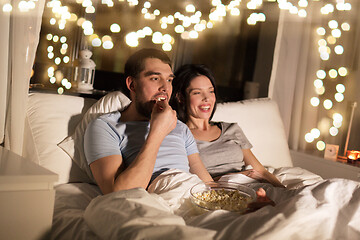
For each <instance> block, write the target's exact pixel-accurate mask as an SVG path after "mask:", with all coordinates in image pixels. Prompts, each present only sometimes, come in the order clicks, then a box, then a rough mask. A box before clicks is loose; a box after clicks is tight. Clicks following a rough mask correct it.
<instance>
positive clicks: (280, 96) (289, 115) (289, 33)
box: [268, 8, 320, 150]
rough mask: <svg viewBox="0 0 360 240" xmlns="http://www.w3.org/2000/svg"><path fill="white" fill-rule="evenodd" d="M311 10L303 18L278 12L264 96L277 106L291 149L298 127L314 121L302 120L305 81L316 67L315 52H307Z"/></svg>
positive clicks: (293, 146)
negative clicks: (272, 52)
mask: <svg viewBox="0 0 360 240" xmlns="http://www.w3.org/2000/svg"><path fill="white" fill-rule="evenodd" d="M308 9H309V8H308ZM315 11H316V9H309V12H308V16H307V17H306V18H300V17H299V16H297V15H292V14H290V13H289V12H288V11H287V10H281V11H280V17H279V26H278V32H277V38H276V43H275V51H274V59H273V66H272V73H271V78H270V84H269V92H268V96H269V97H270V98H272V99H273V100H275V101H276V102H277V103H278V106H279V111H280V115H281V118H282V120H283V123H284V127H285V132H286V135H287V138H288V142H289V146H290V148H291V149H295V150H297V149H298V148H299V147H301V146H300V142H299V139H300V134H301V128H302V127H303V126H304V125H307V123H306V122H307V121H308V122H313V121H315V120H316V119H312V118H311V117H308V118H305V116H304V111H303V110H304V107H305V105H304V99H306V97H307V96H306V94H307V93H308V92H311V91H307V88H309V87H311V86H310V85H309V84H308V83H307V82H306V80H307V79H313V78H314V77H313V76H309V75H308V74H309V72H314V71H313V70H312V68H313V69H315V68H316V66H319V64H320V63H319V61H318V60H317V59H318V57H317V58H316V53H317V52H316V51H310V49H311V44H312V41H311V40H312V34H313V33H314V29H313V28H312V27H311V25H312V24H313V22H312V16H311V13H312V12H315ZM309 111H310V113H311V111H314V110H313V109H309ZM314 115H316V114H314ZM314 115H313V116H314Z"/></svg>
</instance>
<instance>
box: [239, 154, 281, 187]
mask: <svg viewBox="0 0 360 240" xmlns="http://www.w3.org/2000/svg"><path fill="white" fill-rule="evenodd" d="M242 151H243V154H244V162H245V165H251V166H252V167H253V169H254V170H255V171H257V172H258V174H259V176H258V175H257V173H256V172H255V173H253V175H254V176H253V178H257V177H259V178H263V179H265V180H267V181H268V182H270V183H271V184H272V185H274V186H275V187H285V186H284V185H282V184H281V183H280V181H279V180H278V179H277V178H276V177H275V176H274V175H273V174H271V173H270V172H268V171H267V170H266V169H265V168H264V166H263V165H262V164H261V163H260V162H259V160H258V159H257V158H256V157H255V155H254V154H253V153H252V151H251V150H250V149H242ZM251 176H252V174H250V175H249V177H251Z"/></svg>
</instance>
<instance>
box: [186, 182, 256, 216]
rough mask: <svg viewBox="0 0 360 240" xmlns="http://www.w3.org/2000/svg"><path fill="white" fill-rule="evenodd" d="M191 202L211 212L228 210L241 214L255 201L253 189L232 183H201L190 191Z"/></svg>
mask: <svg viewBox="0 0 360 240" xmlns="http://www.w3.org/2000/svg"><path fill="white" fill-rule="evenodd" d="M190 194H191V195H190V199H191V202H192V203H193V204H194V205H195V206H196V207H198V208H200V209H203V210H207V211H213V210H219V209H223V210H228V211H232V212H240V213H243V212H245V211H246V210H247V209H248V204H249V203H251V202H253V201H256V192H255V190H254V189H252V188H249V187H246V186H244V185H242V184H239V183H234V182H224V181H216V182H206V183H204V182H201V183H198V184H196V185H194V186H193V187H192V188H191V189H190Z"/></svg>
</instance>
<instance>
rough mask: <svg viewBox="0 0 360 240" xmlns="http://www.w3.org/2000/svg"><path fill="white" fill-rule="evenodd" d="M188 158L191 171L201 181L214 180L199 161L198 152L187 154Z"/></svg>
mask: <svg viewBox="0 0 360 240" xmlns="http://www.w3.org/2000/svg"><path fill="white" fill-rule="evenodd" d="M188 159H189V166H190V172H191V173H193V174H196V175H197V176H198V177H199V178H200V179H201V180H202V181H203V182H211V181H214V180H213V179H212V177H211V176H210V174H209V172H208V171H207V170H206V168H205V165H204V163H203V162H202V161H201V159H200V155H199V153H194V154H191V155H189V156H188Z"/></svg>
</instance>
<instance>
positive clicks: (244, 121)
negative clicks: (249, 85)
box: [213, 98, 293, 168]
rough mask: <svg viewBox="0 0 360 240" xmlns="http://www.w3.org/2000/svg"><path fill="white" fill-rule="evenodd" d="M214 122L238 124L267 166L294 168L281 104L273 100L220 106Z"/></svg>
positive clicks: (258, 100)
mask: <svg viewBox="0 0 360 240" xmlns="http://www.w3.org/2000/svg"><path fill="white" fill-rule="evenodd" d="M213 120H214V121H225V122H236V123H238V125H239V126H240V127H241V129H242V130H243V131H244V133H245V135H246V136H247V138H248V139H249V141H250V142H251V144H252V145H253V148H252V149H251V150H252V152H253V153H254V155H255V156H256V157H257V158H258V160H259V161H260V162H261V163H262V164H263V165H264V166H270V167H275V168H278V167H291V166H293V164H292V161H291V156H290V151H289V146H288V143H287V139H286V134H285V129H284V125H283V122H282V120H281V117H280V112H279V109H278V105H277V104H276V102H275V101H273V100H271V99H269V98H257V99H249V100H243V101H239V102H229V103H222V104H218V106H217V110H216V112H215V114H214V117H213Z"/></svg>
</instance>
